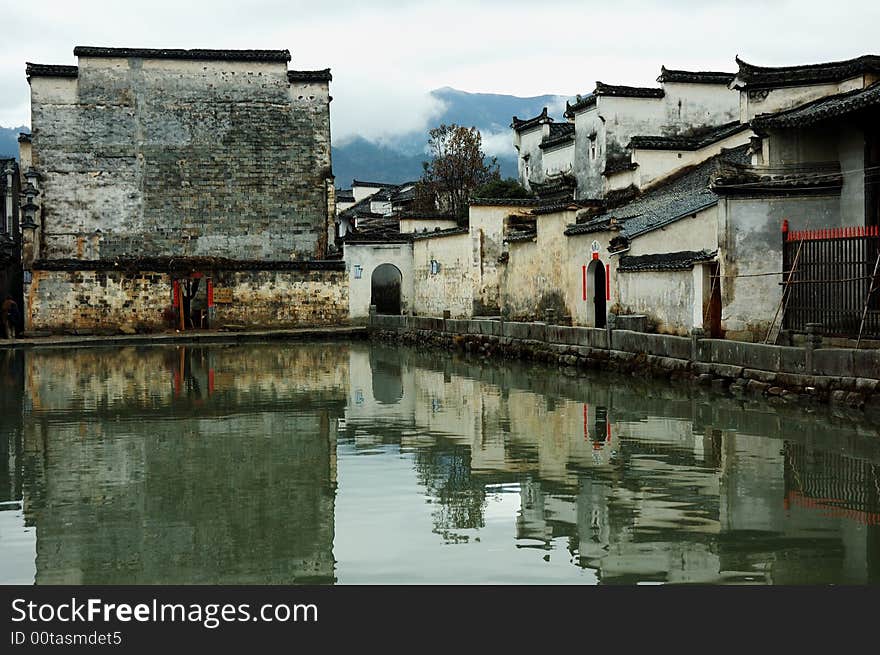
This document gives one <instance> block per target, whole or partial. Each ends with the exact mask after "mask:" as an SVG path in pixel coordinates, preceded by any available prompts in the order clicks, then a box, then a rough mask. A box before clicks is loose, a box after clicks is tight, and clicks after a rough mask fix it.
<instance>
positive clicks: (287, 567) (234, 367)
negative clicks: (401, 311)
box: [0, 343, 880, 584]
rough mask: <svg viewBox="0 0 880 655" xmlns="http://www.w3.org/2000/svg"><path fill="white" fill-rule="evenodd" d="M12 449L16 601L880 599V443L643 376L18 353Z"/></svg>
mask: <svg viewBox="0 0 880 655" xmlns="http://www.w3.org/2000/svg"><path fill="white" fill-rule="evenodd" d="M860 421H861V422H860ZM0 449H2V450H0V462H2V464H3V466H0V583H22V584H32V583H37V584H129V583H137V584H152V583H160V584H161V583H243V584H249V583H277V584H291V583H334V582H336V583H400V582H402V583H422V582H441V583H446V582H461V583H483V582H494V583H509V582H522V583H581V584H596V583H658V582H673V583H675V582H708V583H742V582H747V583H759V584H764V583H769V584H805V583H877V582H878V581H880V434H878V427H877V426H875V425H872V424H870V423H868V422H866V421H864V420H861V419H857V418H853V417H850V416H838V417H835V416H834V415H832V414H831V413H830V412H829V411H827V410H816V411H810V412H808V411H806V410H804V409H803V408H799V407H792V406H778V407H777V406H772V405H768V404H767V403H765V402H763V401H751V400H747V399H734V398H727V397H720V396H715V395H710V394H708V393H706V392H700V391H695V390H689V389H686V388H681V389H679V388H676V387H675V386H674V385H671V384H668V383H658V382H646V381H641V380H637V379H634V378H631V377H630V378H627V377H614V376H610V375H607V374H605V375H602V374H591V375H589V376H585V375H581V376H570V375H566V374H564V373H563V372H560V371H559V370H557V369H555V368H547V367H541V366H535V365H525V364H522V363H515V364H508V363H505V364H499V363H495V362H480V361H479V360H468V359H462V358H457V357H453V356H451V355H446V354H443V353H436V352H431V353H427V352H419V351H416V350H412V349H404V348H392V347H389V346H381V345H371V344H368V343H353V344H348V343H315V344H303V343H277V344H260V345H230V346H199V347H194V346H173V347H167V346H162V347H158V346H156V347H126V348H82V349H66V350H61V349H58V350H37V351H30V352H24V351H15V352H14V351H11V350H0Z"/></svg>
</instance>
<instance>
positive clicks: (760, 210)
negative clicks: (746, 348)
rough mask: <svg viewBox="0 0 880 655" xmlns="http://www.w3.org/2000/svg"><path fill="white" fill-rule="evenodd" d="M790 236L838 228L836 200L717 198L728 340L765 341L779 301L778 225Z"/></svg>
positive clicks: (723, 321) (723, 317)
mask: <svg viewBox="0 0 880 655" xmlns="http://www.w3.org/2000/svg"><path fill="white" fill-rule="evenodd" d="M783 219H788V221H789V228H790V229H791V230H805V229H816V228H828V227H841V226H843V225H844V224H843V223H842V221H841V218H840V199H839V197H838V196H836V195H835V196H804V197H781V198H721V199H720V200H719V203H718V246H719V254H720V258H719V261H720V274H721V325H722V329H724V330H725V331H726V336H727V337H728V338H734V339H740V340H751V341H755V340H761V341H762V340H763V339H764V337H765V336H766V333H767V329H768V327H769V324H770V321H771V320H772V319H773V314H774V313H775V312H776V308H777V305H778V304H779V299H780V297H781V295H782V287H781V286H780V283H781V282H783V279H782V275H781V274H780V275H761V276H756V277H738V276H741V275H754V274H756V273H775V272H781V271H782V232H781V229H782V221H783Z"/></svg>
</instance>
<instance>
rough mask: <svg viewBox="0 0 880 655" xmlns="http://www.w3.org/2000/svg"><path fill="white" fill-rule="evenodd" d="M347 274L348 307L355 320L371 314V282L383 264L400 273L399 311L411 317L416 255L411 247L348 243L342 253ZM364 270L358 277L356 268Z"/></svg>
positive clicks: (403, 244)
mask: <svg viewBox="0 0 880 655" xmlns="http://www.w3.org/2000/svg"><path fill="white" fill-rule="evenodd" d="M343 259H344V260H345V270H346V271H347V273H348V283H349V292H348V304H349V311H350V315H351V319H352V321H355V322H357V321H362V320H364V319H366V318H367V317H368V316H369V315H370V295H371V292H372V287H371V280H372V277H373V271H374V270H376V267H377V266H379V265H381V264H393V265H394V266H396V267H397V268H398V270H399V271H400V273H401V276H402V279H401V282H400V296H401V298H400V310H401V313H403V314H408V313H409V312H410V310H411V308H412V301H413V255H412V244H409V243H383V244H360V245H359V244H353V243H347V244H345V249H344V253H343ZM356 266H360V267H361V277H360V278H359V279H358V278H356V272H355V267H356Z"/></svg>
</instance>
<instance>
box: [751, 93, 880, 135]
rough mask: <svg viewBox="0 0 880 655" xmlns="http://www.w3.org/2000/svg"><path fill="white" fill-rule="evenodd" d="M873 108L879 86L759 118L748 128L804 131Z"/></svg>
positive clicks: (878, 99) (879, 99) (879, 98)
mask: <svg viewBox="0 0 880 655" xmlns="http://www.w3.org/2000/svg"><path fill="white" fill-rule="evenodd" d="M877 106H880V82H875V83H874V84H872V85H871V86H869V87H867V88H864V89H856V90H855V91H849V92H847V93H840V94H837V95H833V96H827V97H825V98H820V99H819V100H814V101H812V102H808V103H806V104H803V105H800V106H798V107H794V108H793V109H788V110H786V111H780V112H777V113H775V114H760V115H758V116H756V117H755V118H753V119H752V127H754V128H755V129H756V130H764V129H768V128H778V127H806V126H808V125H814V124H815V123H820V122H822V121H826V120H830V119H833V118H839V117H841V116H846V115H847V114H851V113H853V112H856V111H860V110H862V109H867V108H869V107H877Z"/></svg>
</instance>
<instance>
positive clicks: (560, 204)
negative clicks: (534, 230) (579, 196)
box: [531, 199, 604, 216]
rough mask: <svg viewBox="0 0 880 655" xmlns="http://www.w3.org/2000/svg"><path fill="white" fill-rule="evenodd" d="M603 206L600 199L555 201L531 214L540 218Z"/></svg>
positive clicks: (534, 210)
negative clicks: (546, 215) (541, 216)
mask: <svg viewBox="0 0 880 655" xmlns="http://www.w3.org/2000/svg"><path fill="white" fill-rule="evenodd" d="M603 204H604V201H603V200H599V199H592V200H562V201H560V200H555V201H550V202H548V203H547V204H545V205H541V206H540V207H537V208H535V209H533V210H532V212H531V213H532V215H534V216H540V215H542V214H555V213H556V212H561V211H577V210H578V209H583V208H585V207H602V205H603Z"/></svg>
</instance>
